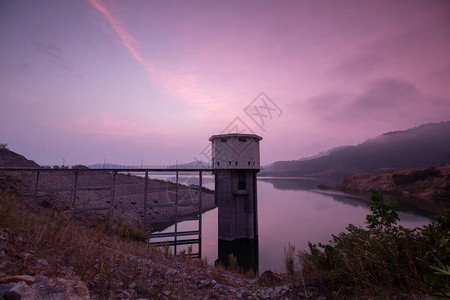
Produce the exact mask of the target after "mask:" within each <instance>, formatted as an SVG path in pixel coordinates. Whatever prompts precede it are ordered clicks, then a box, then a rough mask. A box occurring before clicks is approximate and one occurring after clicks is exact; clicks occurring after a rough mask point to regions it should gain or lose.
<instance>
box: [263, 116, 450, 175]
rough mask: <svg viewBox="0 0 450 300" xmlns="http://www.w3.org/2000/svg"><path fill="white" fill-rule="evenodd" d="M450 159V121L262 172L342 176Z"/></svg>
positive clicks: (294, 161) (430, 164) (279, 162)
mask: <svg viewBox="0 0 450 300" xmlns="http://www.w3.org/2000/svg"><path fill="white" fill-rule="evenodd" d="M445 163H450V121H449V122H441V123H430V124H425V125H421V126H419V127H415V128H411V129H407V130H404V131H394V132H388V133H385V134H383V135H380V136H378V137H376V138H374V139H370V140H367V141H365V142H364V143H362V144H359V145H356V146H345V147H339V148H334V150H333V151H329V153H328V154H327V155H324V156H319V157H316V158H312V159H306V160H293V161H277V162H275V163H273V164H272V165H271V166H270V167H267V168H263V170H262V171H261V173H260V176H303V177H319V178H325V177H328V178H337V179H338V178H339V179H341V178H343V177H346V176H351V175H355V174H359V173H371V172H381V171H385V170H388V169H397V168H418V167H425V166H432V165H439V164H445Z"/></svg>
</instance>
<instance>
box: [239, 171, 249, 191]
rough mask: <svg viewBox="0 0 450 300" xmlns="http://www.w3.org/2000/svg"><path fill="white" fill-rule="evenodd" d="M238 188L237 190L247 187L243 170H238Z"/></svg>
mask: <svg viewBox="0 0 450 300" xmlns="http://www.w3.org/2000/svg"><path fill="white" fill-rule="evenodd" d="M238 189H239V190H246V189H247V183H246V180H245V172H239V174H238Z"/></svg>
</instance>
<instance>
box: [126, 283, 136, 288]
mask: <svg viewBox="0 0 450 300" xmlns="http://www.w3.org/2000/svg"><path fill="white" fill-rule="evenodd" d="M135 287H136V282H134V281H132V282H130V284H129V285H128V288H129V289H134V288H135Z"/></svg>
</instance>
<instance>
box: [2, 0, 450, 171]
mask: <svg viewBox="0 0 450 300" xmlns="http://www.w3.org/2000/svg"><path fill="white" fill-rule="evenodd" d="M261 92H264V93H265V95H262V96H263V97H262V98H261V97H259V98H257V96H258V95H260V93H261ZM266 96H267V97H269V98H270V99H267V98H265V97H266ZM263 101H265V103H266V105H265V106H264V105H263V104H264V102H263ZM257 113H259V114H260V115H257ZM448 120H450V1H447V0H444V1H413V0H408V1H146V0H145V1H144V0H131V1H100V0H86V1H79V0H76V1H75V0H74V1H57V0H54V1H34V0H30V1H21V0H4V1H1V2H0V143H7V144H8V145H9V148H10V149H11V150H13V151H16V152H18V153H21V154H23V155H25V156H26V157H28V158H30V159H33V160H35V161H36V162H37V163H39V164H62V161H63V158H64V159H65V162H66V164H78V163H82V164H92V163H96V162H103V160H104V159H105V160H106V162H115V163H121V164H130V165H131V164H132V165H138V164H140V162H141V160H143V163H144V164H149V165H157V164H174V163H175V161H176V160H178V162H189V161H193V160H194V159H195V158H197V159H201V160H205V157H206V156H202V154H201V153H200V152H201V151H202V150H204V148H205V147H207V146H208V144H209V142H208V138H209V137H210V136H211V135H212V134H219V133H222V132H224V131H227V130H232V131H234V130H239V131H242V130H244V129H245V132H253V133H255V134H258V135H261V136H263V138H264V139H263V141H262V142H261V157H262V163H263V164H267V163H271V162H273V161H276V160H289V159H298V158H301V157H305V156H310V155H314V154H317V153H318V152H320V151H323V150H327V149H329V148H332V147H336V146H341V145H347V144H357V143H360V142H363V141H364V140H366V139H368V138H372V137H375V136H376V135H378V134H381V133H383V132H386V131H394V130H402V129H406V128H410V127H414V126H417V125H420V124H422V123H427V122H439V121H448ZM262 122H264V123H262Z"/></svg>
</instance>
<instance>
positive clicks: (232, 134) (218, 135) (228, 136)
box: [209, 133, 262, 141]
mask: <svg viewBox="0 0 450 300" xmlns="http://www.w3.org/2000/svg"><path fill="white" fill-rule="evenodd" d="M231 137H237V138H240V137H244V138H253V139H257V140H258V141H260V140H262V137H260V136H259V135H256V134H246V133H226V134H216V135H212V136H211V137H210V138H209V140H210V141H212V140H214V139H220V138H231Z"/></svg>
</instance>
